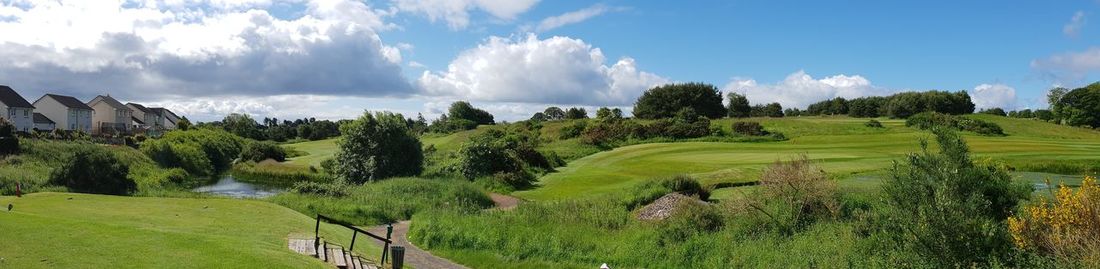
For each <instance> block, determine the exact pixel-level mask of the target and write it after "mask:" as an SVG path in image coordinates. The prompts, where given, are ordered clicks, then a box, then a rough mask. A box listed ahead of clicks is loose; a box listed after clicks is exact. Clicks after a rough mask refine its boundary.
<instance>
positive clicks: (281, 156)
mask: <svg viewBox="0 0 1100 269" xmlns="http://www.w3.org/2000/svg"><path fill="white" fill-rule="evenodd" d="M286 154H287V153H286V150H285V149H283V148H282V147H280V146H279V145H277V144H275V143H274V142H271V141H250V142H248V143H245V145H244V148H243V149H241V160H244V161H253V162H261V161H263V160H267V159H272V160H275V161H277V162H282V161H286Z"/></svg>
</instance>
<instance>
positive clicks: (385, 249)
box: [382, 223, 393, 264]
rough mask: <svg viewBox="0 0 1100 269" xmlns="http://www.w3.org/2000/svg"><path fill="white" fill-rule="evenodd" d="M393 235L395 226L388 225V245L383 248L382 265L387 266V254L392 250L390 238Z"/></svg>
mask: <svg viewBox="0 0 1100 269" xmlns="http://www.w3.org/2000/svg"><path fill="white" fill-rule="evenodd" d="M392 235H393V224H392V223H391V224H386V244H385V245H384V246H382V264H386V252H389V251H388V250H389V249H390V242H391V241H390V240H391V239H390V236H392Z"/></svg>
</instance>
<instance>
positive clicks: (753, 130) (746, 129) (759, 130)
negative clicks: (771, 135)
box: [731, 121, 768, 136]
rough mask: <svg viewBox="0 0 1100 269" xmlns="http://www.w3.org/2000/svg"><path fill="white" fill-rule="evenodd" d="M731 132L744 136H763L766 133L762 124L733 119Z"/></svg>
mask: <svg viewBox="0 0 1100 269" xmlns="http://www.w3.org/2000/svg"><path fill="white" fill-rule="evenodd" d="M731 128H732V130H733V133H735V134H739V135H746V136H764V135H768V131H765V130H764V126H762V125H760V123H759V122H755V121H735V122H733V126H732V127H731Z"/></svg>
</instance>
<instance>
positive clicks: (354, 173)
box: [333, 112, 424, 183]
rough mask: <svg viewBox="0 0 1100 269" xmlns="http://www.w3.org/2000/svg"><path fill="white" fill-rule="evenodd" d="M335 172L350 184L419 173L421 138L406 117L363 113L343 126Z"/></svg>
mask: <svg viewBox="0 0 1100 269" xmlns="http://www.w3.org/2000/svg"><path fill="white" fill-rule="evenodd" d="M340 132H341V133H343V134H344V137H343V139H341V140H340V141H339V142H337V145H338V147H339V150H338V151H337V152H336V156H335V159H337V160H339V161H338V162H336V163H335V166H334V167H333V168H334V172H335V173H334V174H335V175H338V176H340V177H341V178H343V179H345V180H347V181H348V182H352V183H363V182H367V181H375V180H381V179H384V178H390V177H398V176H414V175H419V174H420V172H421V171H422V170H423V169H424V168H423V165H424V164H423V163H424V152H423V151H422V150H423V148H421V144H420V139H418V138H417V137H416V136H415V135H413V134H412V132H410V131H409V129H408V126H407V125H406V123H405V117H404V116H402V115H401V114H395V113H392V112H378V113H375V114H371V113H370V112H366V113H363V116H360V117H359V119H357V120H355V121H352V122H350V123H348V124H346V125H344V126H342V128H341V130H340Z"/></svg>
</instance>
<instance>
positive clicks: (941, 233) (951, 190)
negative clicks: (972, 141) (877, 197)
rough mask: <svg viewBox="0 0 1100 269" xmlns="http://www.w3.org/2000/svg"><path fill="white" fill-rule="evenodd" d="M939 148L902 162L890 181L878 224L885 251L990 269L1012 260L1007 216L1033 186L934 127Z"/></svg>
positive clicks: (925, 145) (945, 264)
mask: <svg viewBox="0 0 1100 269" xmlns="http://www.w3.org/2000/svg"><path fill="white" fill-rule="evenodd" d="M933 132H934V133H935V135H936V141H937V142H938V145H939V147H940V152H939V153H932V152H931V151H929V150H928V143H927V141H922V143H921V148H922V151H921V153H917V154H911V155H909V157H908V158H907V160H906V163H905V165H904V166H895V168H894V169H892V171H891V176H890V178H889V179H888V180H887V181H886V182H885V184H883V185H882V186H883V191H884V193H885V197H886V203H887V208H886V209H885V210H881V211H879V214H881V216H880V217H879V218H878V219H880V221H879V223H878V225H879V226H880V229H881V230H880V233H878V235H877V236H876V237H878V238H880V239H882V246H881V247H883V248H884V250H887V251H889V249H894V250H897V251H907V252H911V253H914V254H915V255H916V256H917V257H921V258H923V260H924V261H928V262H934V263H938V265H937V267H972V266H977V267H982V266H983V265H989V264H991V263H995V262H998V261H1003V260H1007V259H1008V258H1009V256H1010V254H1011V253H1012V243H1011V238H1010V236H1009V234H1008V231H1007V229H1006V227H1005V224H1004V220H1005V219H1006V218H1007V217H1008V216H1009V215H1010V214H1012V211H1013V209H1015V208H1016V205H1017V204H1018V203H1019V202H1020V201H1021V200H1023V199H1026V198H1027V197H1029V195H1030V193H1031V190H1030V188H1029V187H1028V186H1027V185H1024V184H1021V183H1013V181H1012V177H1011V176H1010V175H1009V174H1008V173H1007V172H1006V171H1004V170H1002V169H999V168H997V167H995V166H985V165H978V164H975V163H974V162H972V161H971V160H970V156H969V149H968V147H967V145H966V143H965V142H964V141H963V139H962V138H961V137H960V136H959V135H958V134H956V133H954V132H952V131H949V130H945V129H933Z"/></svg>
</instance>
